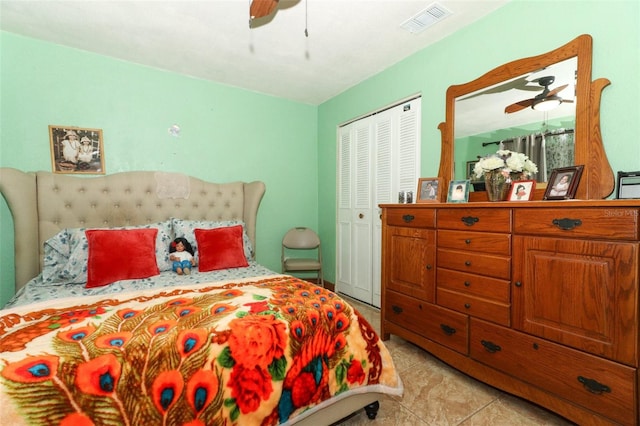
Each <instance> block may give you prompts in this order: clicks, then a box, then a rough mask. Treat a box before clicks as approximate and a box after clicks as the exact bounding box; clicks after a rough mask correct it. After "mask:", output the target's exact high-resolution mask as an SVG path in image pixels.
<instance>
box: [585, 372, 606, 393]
mask: <svg viewBox="0 0 640 426" xmlns="http://www.w3.org/2000/svg"><path fill="white" fill-rule="evenodd" d="M578 381H579V382H580V383H582V384H583V385H584V387H585V389H586V390H588V391H589V392H591V393H595V394H596V395H600V394H602V393H603V392H607V393H611V388H610V387H609V386H607V385H603V384H602V383H598V382H597V381H596V380H593V379H587V378H586V377H582V376H578Z"/></svg>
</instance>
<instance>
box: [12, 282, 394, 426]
mask: <svg viewBox="0 0 640 426" xmlns="http://www.w3.org/2000/svg"><path fill="white" fill-rule="evenodd" d="M365 391H376V392H383V393H390V394H395V395H399V394H401V393H402V384H401V382H400V379H399V378H398V375H397V373H396V371H395V369H394V367H393V362H392V360H391V357H390V356H389V353H388V351H387V349H386V348H385V347H384V345H383V344H382V342H380V340H379V338H378V336H377V335H376V333H375V332H374V331H373V329H372V328H371V326H370V324H368V323H367V321H366V320H365V319H364V318H362V317H361V316H360V315H359V314H358V312H357V311H356V310H355V309H353V308H352V307H351V306H350V305H349V304H348V303H346V302H345V301H344V300H343V299H341V298H340V297H339V296H338V295H336V294H335V293H332V292H330V291H328V290H326V289H323V288H321V287H317V286H315V285H313V284H310V283H308V282H306V281H302V280H299V279H297V278H294V277H290V276H275V277H263V278H262V279H248V280H238V281H234V282H224V283H222V282H221V283H208V284H202V285H196V286H188V287H174V288H168V289H163V290H157V289H156V290H146V291H137V292H134V293H122V294H119V295H111V297H109V298H105V296H91V297H85V298H68V299H58V300H55V301H51V302H42V303H38V304H35V305H28V306H21V307H17V308H13V309H7V310H3V311H0V407H2V408H1V409H0V424H2V425H45V424H46V425H63V426H66V425H74V426H84V425H94V424H95V425H156V424H157V425H188V426H196V425H236V424H237V425H276V424H281V423H286V422H291V423H295V420H296V417H298V416H301V415H302V416H301V417H304V415H303V413H305V412H306V413H309V412H311V411H312V410H313V409H314V407H317V406H318V405H319V404H320V403H322V402H323V401H325V400H329V399H331V398H333V397H335V396H344V394H346V393H361V392H365ZM323 405H326V403H323ZM329 409H330V408H329Z"/></svg>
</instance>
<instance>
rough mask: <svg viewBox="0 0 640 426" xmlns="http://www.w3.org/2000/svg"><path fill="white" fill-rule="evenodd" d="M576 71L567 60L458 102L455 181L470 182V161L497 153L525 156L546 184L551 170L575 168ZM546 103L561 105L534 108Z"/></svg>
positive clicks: (572, 60) (456, 104) (465, 97)
mask: <svg viewBox="0 0 640 426" xmlns="http://www.w3.org/2000/svg"><path fill="white" fill-rule="evenodd" d="M577 66H578V61H577V58H576V57H572V58H569V59H567V60H565V61H561V62H558V63H556V64H552V65H550V66H548V67H545V68H543V69H540V70H534V71H532V72H530V73H527V74H523V75H521V76H518V77H514V78H512V79H509V80H506V81H504V82H501V83H498V84H496V85H493V86H489V87H487V88H483V89H481V90H478V91H475V92H472V93H470V94H468V95H464V96H459V97H457V98H456V99H455V121H454V124H455V126H454V145H455V151H454V162H455V167H454V169H455V179H471V180H475V177H474V176H473V175H470V171H472V165H473V163H472V162H474V161H476V160H477V159H478V158H479V157H483V156H485V155H488V154H493V153H495V152H496V151H497V150H498V149H508V150H511V151H516V152H522V153H524V154H526V155H527V156H528V157H529V158H530V159H531V160H532V161H533V162H534V163H535V164H536V165H537V166H538V173H537V174H536V175H534V176H533V179H535V180H536V181H538V182H547V181H548V178H549V175H550V173H551V170H553V169H554V168H559V167H567V166H572V165H574V161H575V154H574V140H573V134H574V129H575V111H576V99H575V90H576V89H575V86H576V75H577ZM545 90H546V93H545ZM550 98H552V99H554V100H555V101H557V102H560V103H559V104H557V105H554V106H553V108H551V109H549V110H542V111H541V110H538V109H534V107H535V108H539V105H538V104H537V102H538V101H540V100H543V99H550ZM506 111H510V112H506Z"/></svg>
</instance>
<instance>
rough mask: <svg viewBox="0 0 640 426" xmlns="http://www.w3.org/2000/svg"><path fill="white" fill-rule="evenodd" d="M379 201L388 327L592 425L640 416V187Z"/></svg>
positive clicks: (486, 377) (385, 329)
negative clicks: (458, 200) (552, 196)
mask: <svg viewBox="0 0 640 426" xmlns="http://www.w3.org/2000/svg"><path fill="white" fill-rule="evenodd" d="M381 207H382V212H383V213H382V223H383V233H382V247H383V249H382V291H383V295H382V335H383V339H385V340H386V339H388V338H389V337H390V334H396V335H398V336H400V337H402V338H404V339H406V340H408V341H411V342H413V343H415V344H417V345H418V346H420V347H422V348H424V349H425V350H427V351H429V352H430V353H432V354H433V355H435V356H436V357H438V358H439V359H441V360H443V361H444V362H446V363H448V364H450V365H452V366H453V367H455V368H457V369H459V370H460V371H463V372H465V373H467V374H469V375H470V376H472V377H475V378H477V379H479V380H481V381H483V382H486V383H488V384H490V385H492V386H495V387H497V388H499V389H502V390H504V391H506V392H510V393H513V394H515V395H518V396H521V397H523V398H525V399H527V400H530V401H532V402H534V403H537V404H539V405H541V406H544V407H546V408H548V409H550V410H552V411H554V412H556V413H558V414H559V415H561V416H564V417H566V418H567V419H569V420H571V421H573V422H576V423H578V424H581V425H587V424H623V425H638V424H639V416H640V414H639V411H640V409H639V404H640V403H639V401H640V399H639V390H638V389H639V387H640V376H639V374H638V371H639V370H638V367H639V359H640V357H639V351H640V337H639V334H638V317H639V315H640V313H639V310H640V304H639V303H640V302H639V291H638V280H639V274H640V271H639V253H640V245H639V244H640V232H639V229H640V224H639V214H640V201H637V200H603V201H575V200H571V201H530V202H520V203H515V202H498V203H490V202H477V203H466V204H448V203H447V204H445V203H437V204H411V205H402V204H388V205H383V206H381Z"/></svg>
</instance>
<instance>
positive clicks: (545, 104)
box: [531, 96, 562, 111]
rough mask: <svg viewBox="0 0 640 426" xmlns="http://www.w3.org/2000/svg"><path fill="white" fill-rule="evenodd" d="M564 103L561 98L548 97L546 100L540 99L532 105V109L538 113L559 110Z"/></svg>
mask: <svg viewBox="0 0 640 426" xmlns="http://www.w3.org/2000/svg"><path fill="white" fill-rule="evenodd" d="M561 103H562V98H561V97H559V96H547V97H546V98H544V99H540V100H539V101H536V102H534V103H533V105H531V108H533V109H535V110H536V111H551V110H552V109H554V108H557V107H558V106H560V104H561Z"/></svg>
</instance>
